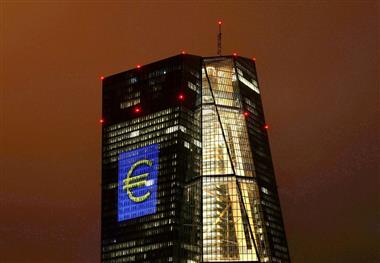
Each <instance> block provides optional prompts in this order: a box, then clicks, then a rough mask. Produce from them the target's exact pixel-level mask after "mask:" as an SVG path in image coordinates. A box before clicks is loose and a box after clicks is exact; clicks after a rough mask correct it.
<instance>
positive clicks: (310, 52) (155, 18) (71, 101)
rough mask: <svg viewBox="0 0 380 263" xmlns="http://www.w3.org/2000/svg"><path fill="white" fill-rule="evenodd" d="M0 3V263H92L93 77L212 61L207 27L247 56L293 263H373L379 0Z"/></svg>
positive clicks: (96, 144) (95, 184)
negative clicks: (197, 58)
mask: <svg viewBox="0 0 380 263" xmlns="http://www.w3.org/2000/svg"><path fill="white" fill-rule="evenodd" d="M0 2H1V3H0V5H1V13H0V30H1V31H0V44H1V46H0V48H1V50H0V57H1V75H0V80H1V82H0V88H1V93H0V94H1V97H0V113H1V119H0V120H1V123H0V125H1V127H0V135H1V142H0V169H1V170H0V262H4V263H37V262H38V263H53V262H54V263H96V262H100V167H101V163H100V157H101V149H100V142H101V135H100V131H101V126H100V124H99V119H100V118H101V81H100V80H99V77H100V76H101V75H105V76H108V75H111V74H115V73H118V72H121V71H124V70H127V69H130V68H133V67H135V66H136V65H137V64H142V65H144V64H146V63H150V62H153V61H156V60H160V59H163V58H166V57H169V56H173V55H176V54H179V53H180V52H181V51H182V50H186V52H187V53H191V54H197V55H203V56H213V55H216V34H217V21H218V19H222V20H223V54H232V53H233V52H237V53H238V54H239V55H241V56H246V57H249V58H252V57H256V58H257V60H256V63H257V69H258V74H259V82H260V85H261V90H262V97H263V102H264V108H265V114H266V119H267V122H268V123H269V125H270V130H269V136H270V142H271V149H272V155H273V161H274V166H275V171H276V177H277V182H278V188H279V193H280V198H281V205H282V210H283V216H284V222H285V227H286V233H287V238H288V244H289V249H290V254H291V257H292V262H293V263H330V262H331V263H335V262H337V263H339V262H343V263H351V262H355V263H356V262H360V263H363V262H371V263H372V262H373V263H375V262H380V255H379V251H380V249H379V244H380V240H379V236H380V231H379V230H380V225H379V222H380V218H379V217H380V216H379V211H380V208H379V201H380V197H379V193H378V192H379V189H380V182H379V166H378V163H379V160H380V156H379V139H378V138H379V133H378V132H379V119H380V118H379V76H380V71H379V24H380V23H379V22H380V21H379V13H380V12H379V9H380V7H379V2H378V1H335V2H326V1H268V2H264V1H257V2H256V1H255V2H250V1H241V2H220V3H218V2H211V1H210V2H207V3H206V2H200V1H194V2H190V1H189V2H182V3H179V2H177V3H175V2H158V1H156V2H153V1H151V2H143V3H138V2H132V1H130V2H129V1H125V2H121V1H113V2H112V3H107V2H105V1H104V2H101V1H98V2H92V3H91V2H90V1H82V2H80V1H78V2H73V1H60V3H58V2H56V3H49V2H47V1H41V2H40V3H30V2H29V3H25V2H24V3H21V2H19V3H17V2H16V1H5V2H4V0H2V1H0ZM15 2H16V3H15ZM42 2H45V3H42Z"/></svg>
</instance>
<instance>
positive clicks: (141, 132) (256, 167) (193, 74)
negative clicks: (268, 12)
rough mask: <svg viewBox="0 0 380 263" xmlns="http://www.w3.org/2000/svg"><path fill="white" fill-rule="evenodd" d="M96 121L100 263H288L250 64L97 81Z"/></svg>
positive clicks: (186, 60) (223, 62)
mask: <svg viewBox="0 0 380 263" xmlns="http://www.w3.org/2000/svg"><path fill="white" fill-rule="evenodd" d="M247 113H248V114H247ZM103 119H104V124H103V139H102V148H103V151H102V262H107V263H111V262H112V263H118V262H290V259H289V253H288V250H287V244H286V238H285V233H284V228H283V223H282V217H281V210H280V205H279V199H278V194H277V188H276V183H275V178H274V172H273V165H272V160H271V156H270V151H269V143H268V137H267V133H266V130H265V129H263V128H262V127H263V125H264V124H265V121H264V115H263V110H262V104H261V98H260V91H259V87H258V81H257V75H256V71H255V65H254V62H253V61H251V60H249V59H245V58H242V57H234V56H226V57H224V56H223V57H210V58H202V57H199V56H192V55H184V54H182V55H179V56H175V57H172V58H168V59H165V60H162V61H159V62H156V63H153V64H149V65H146V66H143V67H141V68H138V69H133V70H130V71H127V72H123V73H119V74H116V75H113V76H110V77H107V78H106V79H105V80H104V81H103ZM152 149H155V150H154V152H152ZM156 155H157V156H156ZM151 159H152V160H151ZM154 165H156V166H154ZM138 167H140V168H138ZM151 193H154V198H153V194H151ZM121 196H122V198H120V197H121ZM152 198H153V199H152ZM120 211H121V212H120ZM120 213H121V215H122V216H120Z"/></svg>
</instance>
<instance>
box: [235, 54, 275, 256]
mask: <svg viewBox="0 0 380 263" xmlns="http://www.w3.org/2000/svg"><path fill="white" fill-rule="evenodd" d="M236 63H237V62H236V60H235V59H233V67H234V71H235V75H236V78H237V80H238V87H239V89H241V87H240V85H241V84H240V78H239V74H238V72H237V65H236ZM244 125H247V123H246V122H244ZM248 140H249V136H248ZM252 158H253V152H252ZM255 173H256V172H255ZM238 186H239V192H240V193H241V189H240V185H239V184H238ZM256 194H257V197H258V199H259V200H258V201H260V202H261V195H260V191H257V193H256ZM259 214H260V213H259ZM261 216H262V214H260V217H261ZM260 220H262V221H264V220H263V218H261V219H260ZM249 225H250V224H249ZM262 227H263V228H264V229H265V228H266V226H265V225H263V226H262ZM250 228H251V226H250ZM265 236H266V239H268V237H267V233H266V230H265ZM254 243H255V242H254ZM255 248H256V245H255ZM267 251H270V250H267ZM256 252H257V248H256ZM269 258H271V255H269Z"/></svg>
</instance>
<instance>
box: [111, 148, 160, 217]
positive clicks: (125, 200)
mask: <svg viewBox="0 0 380 263" xmlns="http://www.w3.org/2000/svg"><path fill="white" fill-rule="evenodd" d="M158 153H159V150H158V144H152V145H149V146H145V147H142V148H138V149H136V150H132V151H129V152H123V153H120V154H119V179H118V205H117V207H118V213H117V217H118V221H119V222H120V221H124V220H128V219H132V218H137V217H140V216H144V215H150V214H154V213H156V209H157V207H156V206H157V173H158V171H157V168H158Z"/></svg>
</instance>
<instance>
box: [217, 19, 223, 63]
mask: <svg viewBox="0 0 380 263" xmlns="http://www.w3.org/2000/svg"><path fill="white" fill-rule="evenodd" d="M218 25H219V34H218V37H217V39H218V56H221V55H222V21H220V20H219V21H218Z"/></svg>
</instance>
